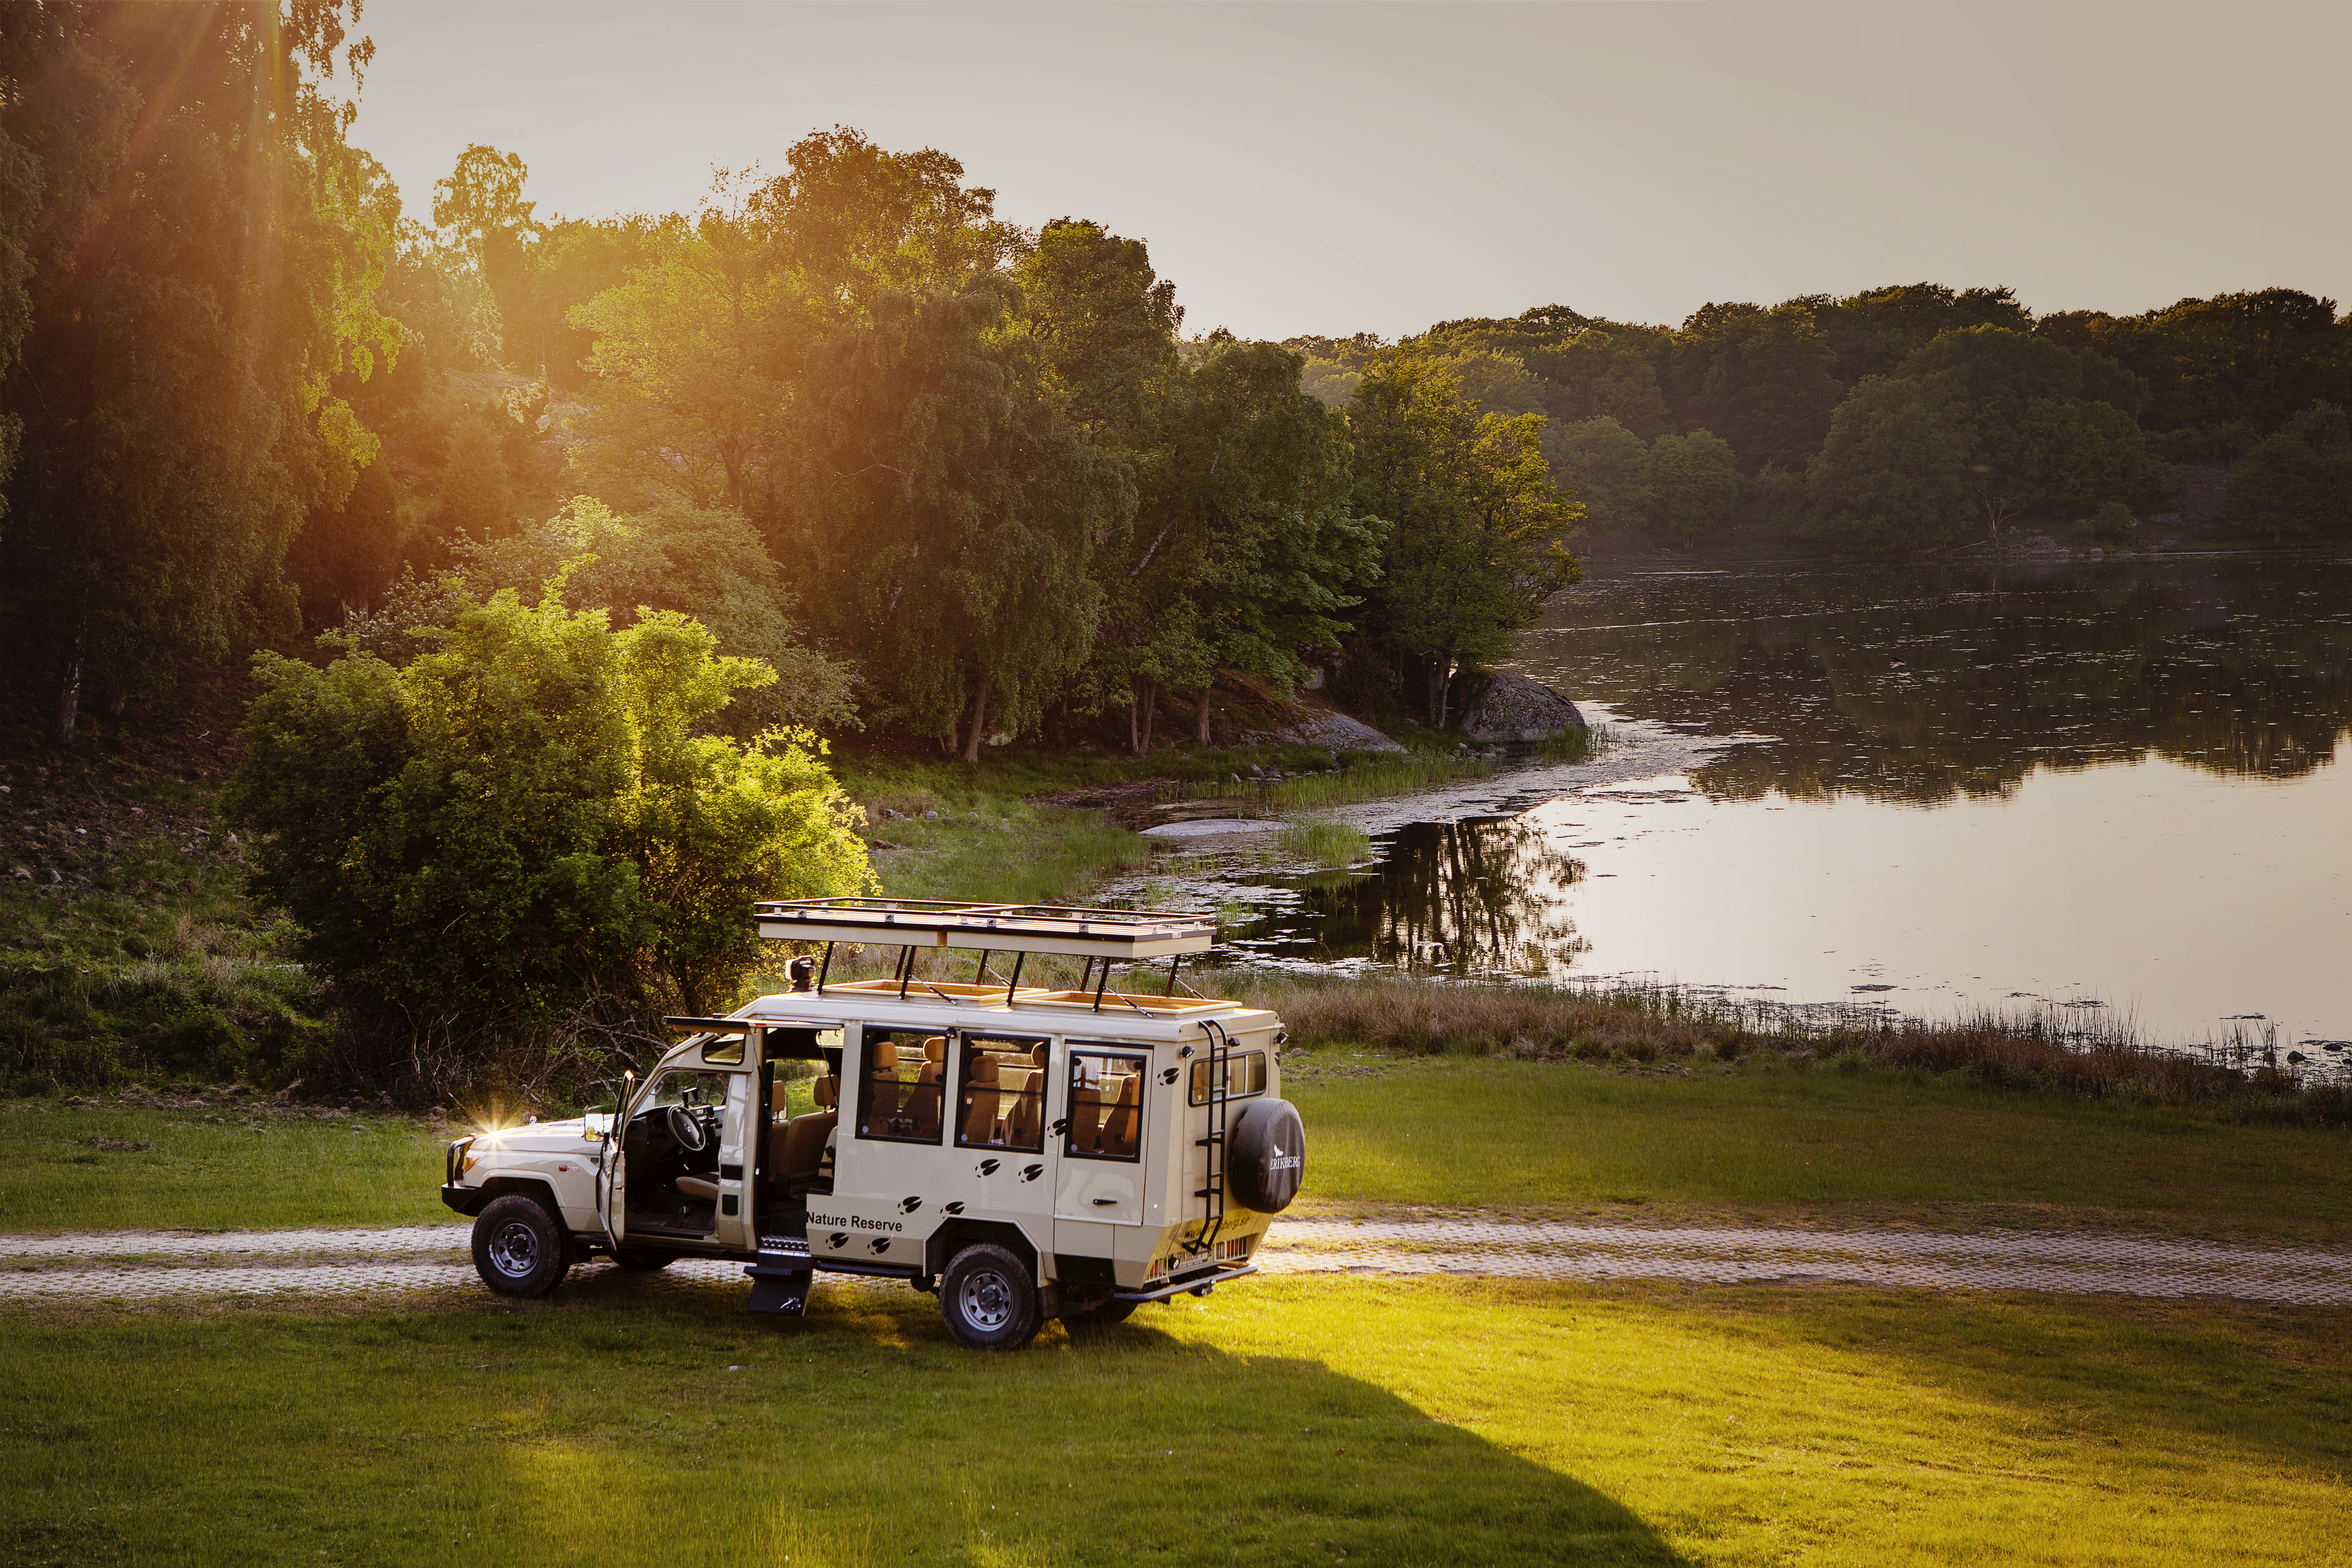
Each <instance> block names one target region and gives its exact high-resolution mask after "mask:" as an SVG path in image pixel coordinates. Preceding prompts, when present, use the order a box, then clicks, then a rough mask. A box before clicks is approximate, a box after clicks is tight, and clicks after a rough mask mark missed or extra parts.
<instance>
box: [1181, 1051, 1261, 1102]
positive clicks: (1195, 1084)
mask: <svg viewBox="0 0 2352 1568" xmlns="http://www.w3.org/2000/svg"><path fill="white" fill-rule="evenodd" d="M1264 1093H1265V1052H1264V1051H1235V1052H1234V1054H1233V1055H1231V1056H1229V1057H1227V1058H1225V1088H1224V1092H1223V1094H1221V1095H1219V1096H1218V1098H1219V1099H1220V1100H1239V1099H1241V1098H1242V1097H1243V1096H1244V1095H1250V1094H1264ZM1192 1103H1193V1104H1195V1105H1206V1104H1208V1103H1209V1064H1208V1063H1207V1062H1194V1063H1193V1064H1192Z"/></svg>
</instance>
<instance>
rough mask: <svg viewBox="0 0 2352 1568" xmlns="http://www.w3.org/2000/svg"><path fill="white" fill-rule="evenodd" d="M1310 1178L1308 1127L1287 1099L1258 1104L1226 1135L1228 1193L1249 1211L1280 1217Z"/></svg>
mask: <svg viewBox="0 0 2352 1568" xmlns="http://www.w3.org/2000/svg"><path fill="white" fill-rule="evenodd" d="M1306 1174H1307V1124H1306V1123H1305V1122H1303V1121H1299V1120H1298V1112H1297V1109H1295V1108H1294V1107H1293V1106H1292V1105H1291V1103H1290V1101H1288V1100H1251V1101H1250V1102H1249V1103H1248V1104H1247V1105H1245V1106H1244V1107H1242V1109H1241V1110H1239V1111H1238V1112H1236V1113H1235V1114H1234V1120H1233V1124H1232V1125H1231V1126H1230V1127H1229V1128H1228V1129H1227V1130H1226V1132H1225V1191H1226V1192H1227V1193H1228V1194H1231V1195H1232V1197H1233V1199H1234V1202H1235V1203H1238V1204H1240V1205H1242V1206H1243V1207H1244V1208H1248V1209H1255V1210H1256V1211H1257V1212H1258V1213H1259V1214H1280V1213H1281V1212H1282V1211H1283V1210H1285V1209H1286V1208H1288V1207H1289V1206H1290V1200H1291V1199H1293V1198H1295V1197H1297V1195H1298V1184H1299V1181H1300V1179H1301V1178H1302V1177H1304V1176H1305V1175H1306Z"/></svg>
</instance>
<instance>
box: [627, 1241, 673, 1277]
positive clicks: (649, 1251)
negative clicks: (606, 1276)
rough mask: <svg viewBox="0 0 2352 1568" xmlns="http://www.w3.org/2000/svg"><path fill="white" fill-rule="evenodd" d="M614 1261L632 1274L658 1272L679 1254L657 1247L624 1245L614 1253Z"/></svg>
mask: <svg viewBox="0 0 2352 1568" xmlns="http://www.w3.org/2000/svg"><path fill="white" fill-rule="evenodd" d="M613 1261H614V1263H615V1264H617V1265H619V1266H620V1267H621V1268H625V1269H627V1270H628V1271H629V1272H630V1273H632V1274H658V1273H660V1272H661V1271H662V1270H663V1269H665V1268H668V1267H669V1266H670V1265H671V1264H673V1263H675V1262H677V1253H675V1252H664V1251H663V1250H662V1249H661V1248H659V1247H621V1248H620V1249H618V1250H617V1251H615V1252H614V1254H613Z"/></svg>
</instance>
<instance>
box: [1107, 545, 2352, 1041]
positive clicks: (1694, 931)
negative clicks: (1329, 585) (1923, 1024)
mask: <svg viewBox="0 0 2352 1568" xmlns="http://www.w3.org/2000/svg"><path fill="white" fill-rule="evenodd" d="M1515 667H1516V668H1519V669H1521V670H1523V671H1525V672H1527V673H1528V674H1531V675H1535V676H1538V677H1539V678H1541V679H1546V680H1549V681H1550V682H1551V683H1552V684H1553V685H1555V686H1557V687H1559V689H1561V690H1563V691H1565V692H1568V693H1569V694H1570V695H1571V696H1573V697H1574V698H1576V699H1577V700H1579V701H1580V703H1583V704H1585V705H1586V706H1587V708H1588V710H1589V716H1591V717H1593V718H1595V719H1597V720H1600V721H1605V722H1606V723H1608V724H1609V725H1611V726H1612V729H1613V730H1614V731H1616V732H1617V733H1618V735H1619V736H1620V737H1621V739H1620V742H1619V743H1618V744H1616V745H1615V746H1613V747H1612V748H1611V749H1610V750H1608V752H1606V753H1605V754H1604V755H1603V756H1602V757H1601V759H1599V760H1598V761H1596V762H1595V763H1592V764H1589V765H1587V766H1584V767H1580V768H1566V769H1562V768H1549V769H1533V770H1526V771H1522V772H1517V773H1505V774H1503V775H1500V776H1498V777H1497V778H1496V779H1494V780H1492V781H1486V782H1485V783H1483V784H1480V785H1477V786H1474V787H1471V788H1467V789H1461V790H1454V791H1447V792H1439V793H1437V794H1434V795H1430V796H1425V797H1416V798H1414V799H1412V800H1407V801H1403V802H1393V803H1387V804H1384V805H1381V806H1378V807H1372V808H1367V809H1365V810H1363V811H1360V812H1356V813H1350V814H1349V815H1351V816H1356V817H1357V818H1358V819H1359V820H1360V821H1362V822H1363V823H1364V825H1365V826H1367V828H1368V829H1369V830H1370V831H1371V833H1372V836H1373V851H1374V857H1375V858H1373V859H1372V860H1370V861H1369V862H1368V863H1366V864H1364V865H1361V866H1359V867H1354V868H1347V869H1344V870H1316V869H1311V868H1305V867H1300V866H1297V865H1289V866H1286V865H1284V864H1283V863H1282V862H1281V861H1280V859H1279V858H1278V857H1275V856H1272V855H1270V854H1269V853H1268V852H1267V851H1266V850H1265V848H1263V847H1252V846H1250V845H1248V844H1246V843H1235V844H1232V845H1228V846H1226V847H1223V849H1216V848H1212V849H1210V850H1207V851H1205V852H1204V851H1203V850H1202V849H1200V848H1193V849H1191V850H1188V851H1185V852H1182V853H1181V855H1179V856H1178V857H1177V858H1172V859H1169V860H1164V861H1163V862H1162V863H1161V865H1160V868H1159V874H1158V875H1157V876H1156V877H1155V878H1154V879H1153V880H1155V881H1157V882H1158V883H1160V887H1159V888H1158V889H1157V890H1156V893H1155V896H1157V897H1160V898H1162V899H1169V898H1171V897H1176V898H1184V899H1208V900H1213V901H1215V902H1218V903H1220V904H1221V905H1223V907H1224V909H1225V910H1226V913H1227V915H1228V920H1227V922H1226V927H1227V931H1228V933H1229V940H1228V942H1227V944H1226V948H1225V952H1224V956H1225V957H1226V958H1227V959H1228V960H1229V961H1233V962H1243V963H1276V964H1283V965H1286V966H1305V965H1312V966H1318V967H1319V966H1327V965H1335V966H1339V967H1342V968H1347V969H1367V968H1376V967H1385V966H1399V967H1408V966H1409V967H1416V968H1419V969H1423V970H1426V971H1433V972H1436V973H1452V974H1459V975H1465V976H1466V975H1479V974H1487V975H1504V974H1508V975H1524V976H1530V977H1533V976H1545V977H1550V978H1574V977H1580V976H1590V977H1593V978H1607V977H1620V978H1637V979H1642V980H1650V981H1660V982H1667V983H1673V984H1685V985H1693V986H1702V987H1707V988H1720V989H1722V990H1724V991H1725V992H1727V993H1728V994H1732V995H1736V996H1739V997H1743V998H1750V999H1756V1000H1774V1001H1786V1002H1790V1003H1800V1004H1807V1005H1817V1004H1831V1003H1845V1004H1854V1003H1873V1004H1883V1005H1888V1006H1891V1007H1894V1008H1896V1009H1899V1010H1901V1011H1903V1012H1906V1013H1912V1014H1916V1015H1920V1016H1949V1015H1952V1014H1955V1013H1958V1012H1963V1011H1967V1010H1971V1009H1974V1008H1977V1007H1979V1006H1992V1007H2000V1008H2007V1009H2017V1010H2023V1009H2026V1008H2031V1007H2033V1006H2036V1005H2055V1006H2073V1007H2077V1008H2082V1009H2085V1010H2089V1009H2093V1008H2105V1009H2114V1010H2116V1011H2117V1012H2120V1013H2126V1014H2128V1015H2130V1016H2133V1017H2134V1018H2135V1019H2136V1021H2137V1024H2138V1026H2140V1027H2141V1029H2142V1030H2143V1031H2145V1032H2146V1033H2147V1034H2148V1035H2150V1036H2153V1037H2158V1038H2165V1039H2174V1040H2179V1041H2183V1042H2193V1041H2199V1040H2204V1039H2208V1038H2212V1037H2225V1036H2227V1035H2229V1034H2230V1033H2231V1031H2232V1029H2233V1028H2236V1027H2242V1026H2248V1025H2252V1026H2253V1030H2254V1032H2256V1033H2259V1032H2260V1029H2261V1026H2263V1025H2270V1026H2274V1027H2275V1029H2276V1031H2277V1033H2276V1037H2277V1039H2278V1040H2279V1042H2280V1044H2281V1045H2282V1047H2284V1046H2286V1045H2289V1044H2293V1045H2297V1046H2300V1045H2302V1044H2304V1043H2305V1042H2310V1041H2327V1040H2337V1041H2340V1040H2342V1039H2344V1038H2346V1037H2352V994H2347V990H2346V985H2345V976H2346V973H2347V970H2348V969H2352V963H2347V956H2352V766H2347V765H2346V764H2347V763H2352V754H2347V725H2352V557H2331V558H2312V557H2308V556H2297V557H2294V558H2292V559H2285V558H2279V557H2260V556H2244V555H2206V556H2195V557H2166V558H2161V559H2137V558H2134V559H2122V560H2114V561H2106V562H2095V563H2067V564H2058V565H2023V566H2021V565H2017V564H2008V565H2003V566H1999V567H1996V566H1994V565H1992V564H1990V563H1985V564H1977V565H1969V566H1950V565H1947V566H1934V567H1895V568H1890V567H1863V566H1856V567H1850V568H1849V567H1836V566H1821V565H1814V564H1805V565H1790V566H1769V565H1768V566H1755V567H1739V568H1732V569H1727V570H1719V571H1693V572H1671V571H1658V570H1654V569H1645V568H1622V569H1615V570H1612V569H1609V568H1601V569H1598V570H1596V571H1594V572H1593V574H1592V576H1591V580H1590V581H1588V582H1587V583H1585V584H1582V585H1580V586H1579V587H1576V588H1573V589H1570V590H1569V591H1567V592H1566V593H1563V594H1561V595H1559V597H1558V598H1556V599H1555V600H1554V601H1553V603H1552V604H1551V605H1550V606H1549V614H1548V616H1546V619H1545V622H1544V624H1543V626H1541V627H1539V628H1538V629H1537V630H1535V631H1532V632H1530V633H1528V635H1527V636H1526V637H1525V638H1524V639H1523V642H1522V645H1521V647H1520V649H1519V653H1518V657H1517V660H1516V661H1515ZM1171 879H1172V881H1173V882H1174V883H1175V884H1176V886H1175V887H1174V888H1172V889H1171V887H1170V886H1169V883H1170V881H1171ZM2256 1016H2259V1017H2256ZM2347 1054H2352V1053H2347ZM2334 1059H2336V1060H2341V1059H2343V1058H2342V1057H2341V1056H2338V1057H2336V1058H2334Z"/></svg>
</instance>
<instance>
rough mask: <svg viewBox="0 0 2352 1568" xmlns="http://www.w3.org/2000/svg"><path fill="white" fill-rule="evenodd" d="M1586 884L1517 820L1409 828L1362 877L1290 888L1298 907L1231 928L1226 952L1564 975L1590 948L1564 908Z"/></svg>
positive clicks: (1542, 835) (1578, 865) (1540, 834)
mask: <svg viewBox="0 0 2352 1568" xmlns="http://www.w3.org/2000/svg"><path fill="white" fill-rule="evenodd" d="M1583 878H1584V865H1583V862H1581V861H1580V860H1578V859H1577V858H1575V857H1574V856H1572V855H1570V854H1569V853H1568V852H1567V851H1566V850H1565V849H1563V848H1561V847H1559V843H1558V841H1557V839H1556V838H1555V837H1554V836H1553V835H1551V834H1549V833H1547V832H1545V831H1544V830H1543V829H1542V828H1540V827H1538V826H1536V825H1535V824H1533V823H1529V822H1528V821H1525V820H1523V819H1520V818H1516V817H1511V818H1486V819H1483V820H1475V819H1474V820H1470V821H1463V822H1442V823H1441V822H1416V823H1412V824H1410V825H1409V826H1405V827H1402V828H1400V829H1398V830H1397V831H1396V832H1395V833H1394V834H1393V835H1389V836H1385V837H1384V840H1383V843H1382V845H1381V858H1380V861H1379V863H1378V865H1377V866H1376V867H1375V868H1372V869H1371V870H1370V871H1369V872H1364V871H1335V872H1326V873H1323V874H1320V875H1318V876H1311V877H1302V878H1297V879H1289V880H1288V882H1287V886H1288V887H1290V888H1291V889H1294V890H1295V891H1296V894H1297V907H1296V908H1294V909H1288V910H1284V911H1283V912H1282V913H1281V914H1280V915H1279V916H1276V915H1267V916H1265V917H1262V918H1261V919H1260V920H1259V921H1256V922H1255V924H1254V925H1249V926H1244V927H1242V928H1241V929H1239V930H1238V931H1234V932H1233V933H1232V934H1231V935H1230V936H1229V939H1228V940H1229V945H1230V947H1231V948H1233V949H1234V950H1235V951H1236V952H1241V953H1245V954H1249V955H1251V956H1255V957H1263V958H1275V959H1284V960H1294V961H1295V960H1307V961H1312V962H1315V963H1333V962H1338V961H1346V960H1357V961H1365V960H1369V961H1370V962H1371V963H1381V964H1395V965H1398V966H1400V967H1412V968H1416V969H1421V970H1425V971H1433V972H1436V973H1453V974H1473V973H1482V974H1483V973H1496V972H1504V973H1516V974H1526V975H1545V974H1553V973H1564V972H1565V971H1566V970H1567V969H1568V967H1569V965H1570V963H1572V962H1573V961H1574V959H1575V958H1576V956H1577V955H1578V954H1579V953H1580V952H1584V951H1585V950H1586V948H1587V947H1588V946H1589V945H1590V944H1588V943H1587V942H1585V941H1584V939H1583V938H1582V937H1580V936H1579V935H1578V934H1577V930H1576V922H1575V921H1574V920H1572V919H1570V916H1569V913H1568V910H1567V908H1566V906H1565V903H1564V900H1563V896H1564V895H1565V894H1566V893H1567V892H1568V890H1569V889H1570V888H1571V887H1573V886H1575V885H1576V884H1577V883H1578V882H1580V881H1581V880H1582V879H1583Z"/></svg>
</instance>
